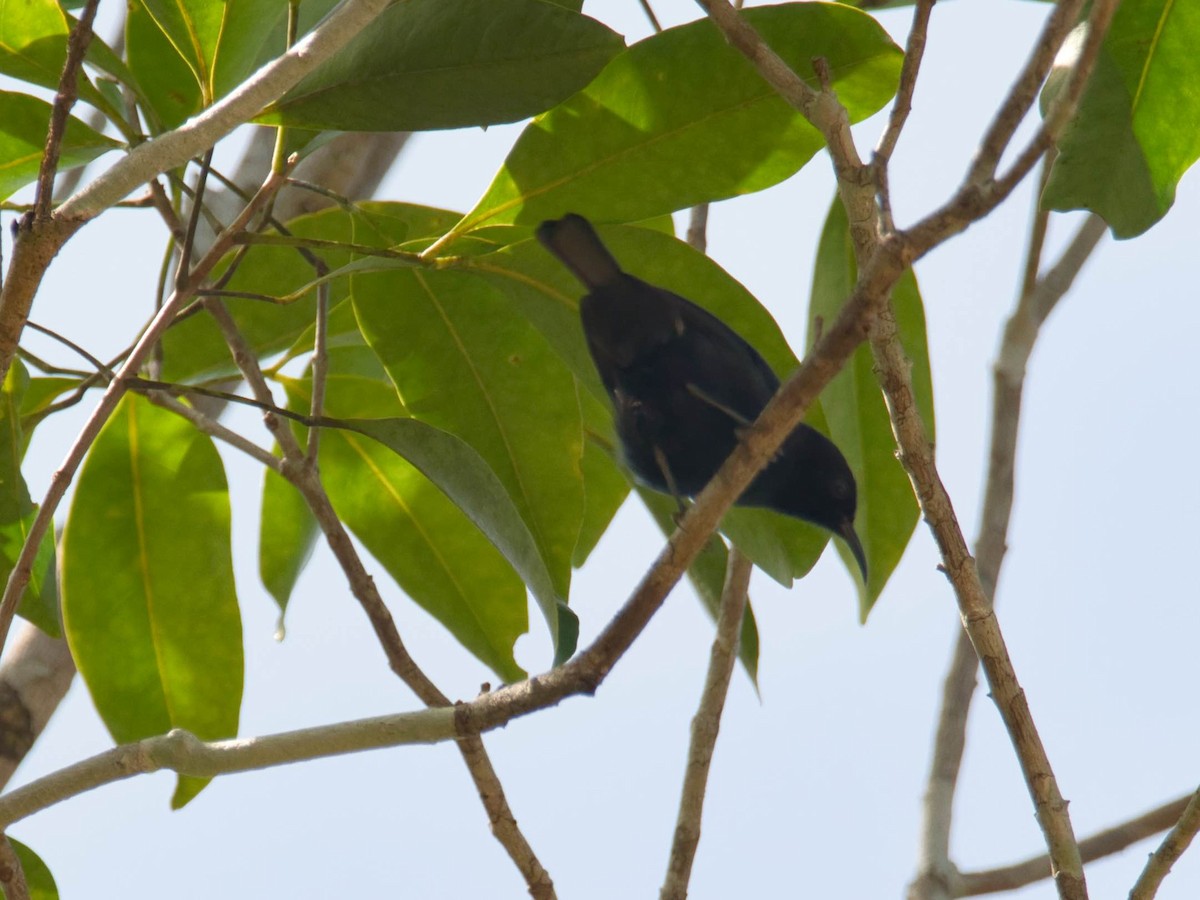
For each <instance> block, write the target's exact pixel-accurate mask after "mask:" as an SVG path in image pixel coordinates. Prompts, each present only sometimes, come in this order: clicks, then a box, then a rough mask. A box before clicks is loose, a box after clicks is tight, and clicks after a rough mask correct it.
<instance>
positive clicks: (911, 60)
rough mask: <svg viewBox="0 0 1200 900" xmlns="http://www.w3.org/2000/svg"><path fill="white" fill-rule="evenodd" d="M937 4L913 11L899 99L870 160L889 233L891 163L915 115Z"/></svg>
mask: <svg viewBox="0 0 1200 900" xmlns="http://www.w3.org/2000/svg"><path fill="white" fill-rule="evenodd" d="M934 2H935V0H917V3H916V5H915V6H914V7H913V22H912V26H911V27H910V28H909V30H908V42H907V44H906V46H905V48H904V64H903V66H901V68H900V84H899V86H898V87H897V89H896V99H895V100H893V101H892V111H891V114H890V115H889V116H888V124H887V128H886V129H885V130H884V132H883V134H882V135H880V137H879V143H877V144H876V145H875V154H874V155H873V156H872V157H871V172H872V174H873V176H874V179H875V194H876V197H877V198H878V203H879V212H880V218H881V221H882V224H883V228H884V230H886V231H889V232H890V231H893V230H895V227H896V223H895V220H894V219H893V218H892V195H891V189H890V187H889V185H888V166H889V165H890V164H891V161H892V153H894V152H895V150H896V143H897V142H898V141H899V140H900V133H901V132H902V131H903V130H904V125H905V123H907V122H908V115H909V113H910V112H912V98H913V92H914V91H915V90H916V87H917V74H918V73H919V72H920V70H921V60H922V58H923V57H924V56H925V40H926V37H927V36H928V32H929V17H930V15H931V14H932V13H933V4H934Z"/></svg>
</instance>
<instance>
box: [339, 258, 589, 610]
mask: <svg viewBox="0 0 1200 900" xmlns="http://www.w3.org/2000/svg"><path fill="white" fill-rule="evenodd" d="M351 295H352V297H353V299H354V309H355V312H356V313H357V315H358V320H359V325H360V328H361V330H362V333H363V336H364V337H365V338H366V339H367V343H368V344H369V345H370V346H371V348H372V349H373V350H374V351H375V353H376V354H377V355H378V357H379V360H380V362H382V363H383V366H384V368H385V369H386V370H387V373H388V376H389V377H390V378H391V380H392V382H393V383H394V384H395V386H396V391H397V393H398V395H399V397H400V399H401V402H402V403H403V404H404V408H405V411H406V414H407V415H410V416H412V417H414V418H417V419H420V420H421V421H423V422H426V423H428V424H430V425H434V426H436V427H437V428H440V429H442V430H444V431H448V432H450V433H451V434H454V435H457V436H458V437H460V438H462V439H463V440H464V441H466V442H467V443H468V444H470V445H471V447H473V448H474V450H475V451H476V452H477V453H478V454H479V455H480V456H481V457H483V459H484V461H485V462H486V463H487V464H488V465H489V466H490V467H491V469H492V470H493V471H494V472H495V473H496V475H497V477H498V478H499V479H500V482H501V483H502V484H503V485H504V487H505V489H506V490H507V491H508V494H509V496H510V497H511V498H512V500H513V502H514V503H515V504H516V506H517V509H518V510H520V513H521V517H522V518H523V519H524V521H525V523H526V525H528V526H529V530H530V532H531V533H532V534H533V537H534V540H535V541H536V543H537V546H538V549H539V551H540V553H541V556H542V558H543V560H545V563H546V566H547V567H548V568H549V570H550V573H551V576H552V578H553V580H554V586H555V591H556V593H557V594H558V595H559V596H560V597H566V596H567V595H568V590H569V587H570V581H571V556H572V553H573V551H574V549H575V543H576V540H577V538H578V536H579V528H580V522H581V521H582V517H583V499H584V498H583V476H582V473H581V471H580V458H581V457H582V455H583V434H582V425H581V421H580V412H579V400H578V397H577V396H576V393H575V385H574V382H573V380H572V378H571V373H570V372H569V371H568V370H567V368H566V366H564V365H563V363H562V361H561V360H560V359H559V358H558V357H557V356H556V355H555V353H554V352H553V350H551V348H550V347H549V346H548V345H547V343H546V341H545V340H543V338H542V336H541V335H540V334H538V332H537V331H536V330H535V329H534V328H533V327H532V326H530V325H529V323H528V322H527V321H526V320H525V319H524V318H523V317H522V316H521V315H519V313H517V311H516V310H514V309H513V307H512V306H511V305H510V304H509V303H508V302H506V301H505V299H504V298H503V297H502V296H501V295H500V294H499V293H498V292H497V291H496V290H495V289H494V288H492V286H491V285H490V284H489V283H488V282H487V281H486V280H484V279H482V278H478V277H476V276H474V275H471V274H466V273H462V272H455V271H422V270H416V269H399V270H396V271H394V272H387V273H378V274H372V275H360V276H355V277H353V278H352V279H351Z"/></svg>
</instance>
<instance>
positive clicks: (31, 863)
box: [0, 837, 58, 900]
mask: <svg viewBox="0 0 1200 900" xmlns="http://www.w3.org/2000/svg"><path fill="white" fill-rule="evenodd" d="M8 840H9V843H11V844H12V846H13V850H15V851H16V854H17V859H19V860H20V861H21V870H22V871H23V872H24V873H25V886H26V887H28V888H29V900H58V885H57V884H55V882H54V876H53V875H52V874H50V868H49V867H48V866H47V865H46V864H45V863H44V862H42V858H41V857H40V856H38V855H37V854H36V853H34V852H33V851H32V850H31V849H30V848H29V847H27V846H26V845H25V844H22V843H21V842H20V841H18V840H17V839H16V838H13V837H10V838H9V839H8ZM0 896H4V897H7V896H8V894H7V893H6V892H4V891H3V890H2V889H0Z"/></svg>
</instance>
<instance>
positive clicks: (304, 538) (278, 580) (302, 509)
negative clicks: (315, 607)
mask: <svg viewBox="0 0 1200 900" xmlns="http://www.w3.org/2000/svg"><path fill="white" fill-rule="evenodd" d="M263 471H264V476H263V501H262V520H261V522H260V523H259V532H258V534H259V538H258V575H259V578H261V579H262V583H263V586H264V587H266V589H267V591H268V592H269V593H270V594H271V596H272V597H274V598H275V602H276V603H278V604H279V611H280V614H281V615H282V614H283V613H284V612H286V611H287V604H288V599H289V598H290V597H291V596H292V590H293V589H294V588H295V587H296V581H297V580H298V579H299V578H300V573H301V572H302V571H304V567H305V566H306V565H307V564H308V558H309V557H310V556H311V555H312V551H313V546H314V545H315V544H316V542H317V535H318V533H319V531H318V528H317V520H316V519H314V518H313V514H312V512H311V511H310V510H309V508H308V504H307V503H306V502H305V501H304V497H302V496H301V494H300V492H299V491H297V490H296V489H295V488H294V487H292V486H291V485H290V484H289V483H288V482H287V481H286V480H285V479H284V478H283V476H282V475H278V474H276V473H275V472H274V471H273V470H271V469H264V470H263Z"/></svg>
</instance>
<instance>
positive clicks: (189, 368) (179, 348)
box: [163, 203, 458, 381]
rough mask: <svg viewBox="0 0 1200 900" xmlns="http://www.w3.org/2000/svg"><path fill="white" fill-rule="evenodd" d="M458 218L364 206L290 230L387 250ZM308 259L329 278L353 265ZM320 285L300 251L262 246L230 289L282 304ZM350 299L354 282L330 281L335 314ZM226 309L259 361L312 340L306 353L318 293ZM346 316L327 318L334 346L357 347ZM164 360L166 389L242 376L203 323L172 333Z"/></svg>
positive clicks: (339, 257) (187, 323)
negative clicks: (304, 339) (169, 385)
mask: <svg viewBox="0 0 1200 900" xmlns="http://www.w3.org/2000/svg"><path fill="white" fill-rule="evenodd" d="M456 218H458V214H457V213H453V212H447V211H445V210H440V209H432V208H430V207H426V206H416V205H413V204H407V203H364V204H362V205H360V206H358V207H356V208H355V209H354V212H353V213H348V212H346V211H345V210H342V209H326V210H322V211H321V212H317V213H312V214H311V215H305V216H300V217H299V218H296V219H293V220H292V221H291V222H289V223H287V224H288V229H289V230H290V231H291V232H292V234H294V235H295V236H297V237H301V238H310V239H315V240H323V241H351V240H354V239H355V236H356V235H357V237H358V239H359V240H361V241H363V242H364V243H369V244H372V245H376V246H384V247H386V246H390V244H391V242H392V241H393V240H394V241H395V243H403V242H406V241H412V240H420V239H422V238H431V237H432V236H434V235H437V234H440V233H441V232H442V231H444V230H445V228H447V227H448V226H449V223H451V222H453V221H454V220H455V219H456ZM311 252H313V253H315V254H316V255H317V256H318V257H320V258H322V259H323V260H325V263H326V264H327V265H328V266H329V268H330V269H331V270H334V269H338V268H340V267H342V266H345V265H347V264H348V263H349V262H350V260H351V256H350V251H349V250H329V249H319V250H312V251H311ZM316 277H317V275H316V272H314V271H313V268H312V266H310V265H309V264H308V263H307V262H305V261H304V258H303V257H302V256H301V255H300V253H299V251H298V250H296V248H294V247H280V246H266V245H259V246H255V247H252V248H251V250H250V252H249V253H247V254H246V257H245V259H244V260H243V261H242V264H241V266H240V267H239V268H238V270H237V272H236V273H235V274H234V276H233V278H232V279H230V281H229V284H227V285H226V289H227V290H231V291H244V292H247V293H252V294H263V295H267V296H272V297H281V296H285V295H289V294H292V293H294V292H297V291H300V290H301V289H303V288H305V287H306V286H308V285H311V284H312V283H313V281H314V280H315V279H316ZM349 293H350V286H349V279H346V278H338V279H334V280H332V281H331V282H330V287H329V298H330V308H331V310H335V309H336V308H337V304H338V303H339V302H340V301H342V300H344V299H346V298H347V297H348V296H349ZM225 304H226V306H227V307H228V309H229V312H230V315H232V316H233V319H234V321H235V322H237V324H238V328H239V329H240V330H241V332H242V334H243V335H244V336H245V338H246V340H247V341H248V342H249V343H250V346H251V347H253V348H254V350H255V352H256V353H257V354H258V357H259V358H260V359H262V358H265V357H269V356H271V355H273V354H276V353H280V352H282V351H285V350H288V349H289V348H291V347H292V346H293V345H294V344H295V342H296V341H297V340H298V339H299V338H300V337H301V336H302V335H308V336H309V337H308V341H307V346H308V348H309V349H311V347H312V340H311V335H312V323H313V320H314V317H315V316H316V308H317V301H316V294H315V292H314V291H309V292H307V293H305V294H304V295H303V296H301V297H299V299H297V300H295V301H293V302H291V303H286V304H277V303H271V302H269V301H265V300H253V299H240V298H229V299H227V300H226V301H225ZM349 312H350V310H349V308H346V309H343V311H342V313H343V315H342V316H341V317H336V316H331V317H330V326H331V328H330V332H329V340H330V343H331V345H332V344H335V343H338V342H341V341H344V340H357V339H358V338H357V332H358V323H357V322H356V321H355V319H354V317H353V315H347V314H346V313H349ZM335 326H336V327H335ZM163 360H164V374H163V377H164V378H166V379H167V380H169V381H193V380H205V379H210V378H220V377H226V376H234V375H237V374H238V373H237V367H236V366H235V365H234V363H233V358H232V357H231V356H230V355H229V349H228V347H226V345H225V340H224V338H222V337H221V332H220V330H219V329H218V328H217V326H216V325H215V324H214V323H213V321H212V319H211V318H209V317H208V316H206V315H196V316H191V317H190V318H187V319H184V320H183V321H182V322H180V323H179V324H178V325H175V326H174V327H172V328H171V329H170V330H169V331H167V333H166V335H165V336H164V337H163Z"/></svg>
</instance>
